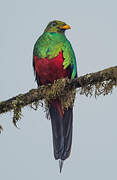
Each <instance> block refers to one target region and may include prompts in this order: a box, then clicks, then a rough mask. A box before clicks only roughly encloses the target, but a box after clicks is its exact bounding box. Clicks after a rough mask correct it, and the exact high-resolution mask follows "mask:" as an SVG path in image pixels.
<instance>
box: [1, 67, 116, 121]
mask: <svg viewBox="0 0 117 180" xmlns="http://www.w3.org/2000/svg"><path fill="white" fill-rule="evenodd" d="M114 86H117V66H115V67H110V68H107V69H104V70H102V71H99V72H96V73H90V74H86V75H84V76H80V77H79V78H76V79H73V80H69V81H68V80H66V79H61V80H57V81H55V83H54V84H53V85H51V84H48V85H47V86H44V85H43V86H40V87H39V88H38V89H32V90H30V91H29V92H27V93H25V94H19V95H18V96H15V97H13V98H11V99H8V100H6V101H3V102H0V114H2V113H5V112H8V111H11V110H13V111H14V117H13V118H14V122H15V121H17V120H18V119H19V118H20V116H21V109H22V108H23V107H24V106H27V105H31V104H33V103H35V104H36V103H37V102H39V100H43V99H46V100H50V99H55V98H56V97H57V96H61V95H65V94H66V93H67V92H68V91H69V90H72V89H73V88H80V94H85V95H86V96H88V95H92V94H94V95H95V96H96V95H100V94H104V95H106V94H108V93H110V92H112V89H113V87H114Z"/></svg>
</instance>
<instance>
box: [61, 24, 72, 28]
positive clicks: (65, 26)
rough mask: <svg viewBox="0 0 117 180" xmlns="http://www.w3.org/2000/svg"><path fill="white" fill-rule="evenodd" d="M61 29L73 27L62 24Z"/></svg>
mask: <svg viewBox="0 0 117 180" xmlns="http://www.w3.org/2000/svg"><path fill="white" fill-rule="evenodd" d="M61 29H71V27H70V26H69V25H68V24H66V25H64V26H62V27H61Z"/></svg>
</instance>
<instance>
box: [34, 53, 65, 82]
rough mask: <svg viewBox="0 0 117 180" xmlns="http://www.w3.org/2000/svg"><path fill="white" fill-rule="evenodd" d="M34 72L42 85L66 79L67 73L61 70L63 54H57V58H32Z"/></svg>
mask: <svg viewBox="0 0 117 180" xmlns="http://www.w3.org/2000/svg"><path fill="white" fill-rule="evenodd" d="M34 61H35V70H36V72H37V74H38V76H39V78H40V80H41V82H42V84H47V83H53V82H54V80H57V79H61V78H64V77H67V71H66V70H65V69H63V54H62V52H60V53H59V55H58V56H56V57H54V58H52V59H48V58H42V59H41V58H40V59H38V57H37V56H35V57H34Z"/></svg>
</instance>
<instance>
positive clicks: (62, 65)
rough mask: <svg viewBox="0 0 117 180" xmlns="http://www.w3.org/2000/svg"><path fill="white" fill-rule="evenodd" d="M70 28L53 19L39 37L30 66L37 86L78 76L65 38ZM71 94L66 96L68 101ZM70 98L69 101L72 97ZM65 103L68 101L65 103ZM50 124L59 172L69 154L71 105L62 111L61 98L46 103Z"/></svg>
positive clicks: (70, 49) (70, 48)
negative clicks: (31, 65) (32, 68)
mask: <svg viewBox="0 0 117 180" xmlns="http://www.w3.org/2000/svg"><path fill="white" fill-rule="evenodd" d="M67 29H70V26H69V25H67V24H66V23H64V22H61V21H58V20H54V21H52V22H50V23H49V24H48V25H47V27H46V29H45V30H44V33H43V34H42V35H41V36H40V37H39V38H38V40H37V41H36V43H35V45H34V50H33V67H34V72H35V77H36V81H37V84H38V86H41V85H46V84H48V83H51V84H52V83H54V80H57V79H61V78H69V79H74V78H75V77H77V66H76V58H75V54H74V51H73V49H72V46H71V44H70V42H69V41H68V39H67V38H66V36H65V31H66V30H67ZM71 96H72V97H73V101H74V98H75V95H74V93H73V92H72V91H71V92H70V94H68V95H66V97H67V99H70V98H71ZM71 99H72V98H71ZM65 101H67V100H65ZM48 104H49V106H48V108H49V113H50V118H51V124H52V134H53V148H54V157H55V159H56V160H57V159H59V166H60V172H61V170H62V165H63V161H64V160H65V159H67V158H68V157H69V155H70V151H71V144H72V126H73V125H72V124H73V102H72V101H71V103H69V106H68V107H67V108H65V107H64V108H63V105H62V104H63V102H61V99H60V98H57V99H56V100H51V101H50V102H48Z"/></svg>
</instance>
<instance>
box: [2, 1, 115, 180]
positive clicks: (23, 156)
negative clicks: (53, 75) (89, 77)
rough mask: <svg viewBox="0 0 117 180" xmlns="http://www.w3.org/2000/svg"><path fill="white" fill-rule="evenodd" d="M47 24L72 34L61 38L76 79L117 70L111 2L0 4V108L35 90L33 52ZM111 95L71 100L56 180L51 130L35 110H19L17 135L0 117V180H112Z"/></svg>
mask: <svg viewBox="0 0 117 180" xmlns="http://www.w3.org/2000/svg"><path fill="white" fill-rule="evenodd" d="M53 19H58V20H62V21H65V22H66V23H68V24H70V25H71V27H72V29H71V30H70V31H68V32H67V33H66V35H67V37H68V39H69V40H70V41H71V43H72V46H73V48H74V51H75V54H76V57H77V64H78V75H83V74H85V73H89V72H95V71H98V70H101V69H104V68H106V67H110V66H115V65H117V63H116V62H117V50H116V49H117V1H113V0H111V1H107V0H98V1H95V0H92V1H91V0H89V1H83V0H78V1H77V0H76V1H75V0H74V1H73V0H72V1H68V0H64V1H62V0H59V1H55V0H51V1H40V0H38V1H36V0H30V1H28V0H20V1H16V0H10V1H6V0H1V1H0V24H1V26H0V101H1V100H5V99H7V98H10V97H12V96H15V95H17V94H19V93H24V92H27V91H28V90H30V89H32V88H36V83H35V82H34V75H33V69H32V50H33V45H34V43H35V41H36V40H37V38H38V37H39V36H40V34H41V33H42V32H43V30H44V28H45V26H46V25H47V23H48V22H49V21H51V20H53ZM116 91H117V89H115V90H114V91H113V94H112V95H108V96H106V97H103V96H100V97H98V98H97V99H95V98H94V97H92V98H86V97H85V96H80V95H79V94H77V98H76V103H75V107H74V133H73V145H72V153H71V157H70V158H69V159H68V160H66V162H65V164H64V167H63V172H62V174H61V175H60V174H59V168H58V162H57V161H55V160H54V157H53V147H52V136H51V124H50V121H48V120H46V118H45V114H44V112H43V110H42V108H39V110H38V111H37V112H35V111H33V110H31V109H30V108H29V107H27V108H25V109H24V110H23V117H22V120H21V121H20V122H19V123H18V125H19V127H20V130H18V129H16V128H15V127H14V126H13V124H12V116H13V114H12V112H10V113H7V114H5V115H1V116H0V124H2V125H3V127H4V131H3V133H2V134H1V135H0V178H1V179H2V180H9V179H12V180H16V179H17V180H21V179H22V180H23V179H28V180H32V179H34V180H39V179H56V180H57V179H60V178H61V180H63V179H64V180H65V179H67V180H71V178H74V179H80V180H86V179H87V180H94V179H95V180H104V179H106V180H110V179H113V180H116V179H117V168H116V167H117V140H116V139H117V119H116V107H117V101H116V96H117V92H116ZM45 132H46V133H45Z"/></svg>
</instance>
